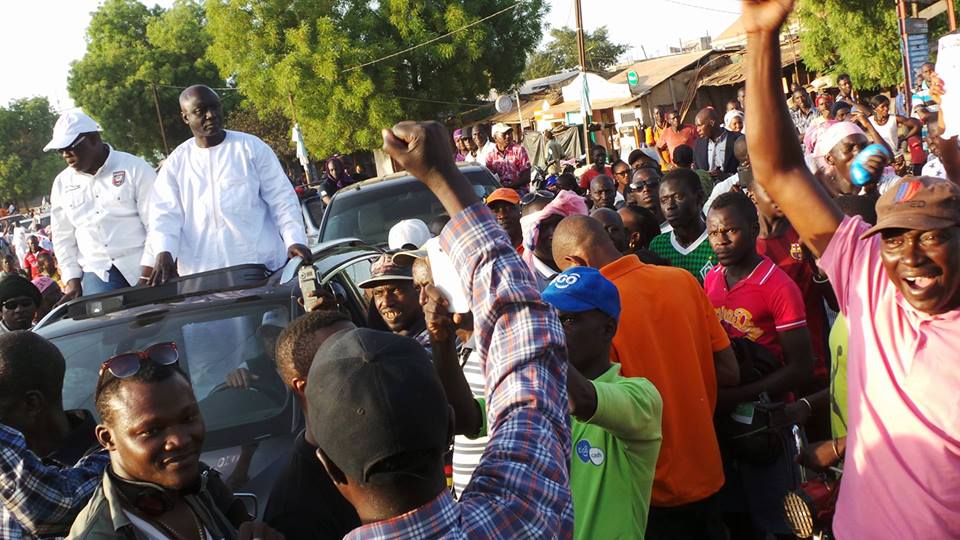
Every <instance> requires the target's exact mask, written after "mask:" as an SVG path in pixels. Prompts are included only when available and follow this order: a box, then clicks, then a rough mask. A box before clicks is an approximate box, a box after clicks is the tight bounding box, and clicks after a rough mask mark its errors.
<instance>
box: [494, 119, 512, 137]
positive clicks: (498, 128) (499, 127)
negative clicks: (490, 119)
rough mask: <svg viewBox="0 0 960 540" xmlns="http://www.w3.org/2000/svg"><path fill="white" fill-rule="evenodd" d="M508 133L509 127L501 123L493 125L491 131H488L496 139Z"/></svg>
mask: <svg viewBox="0 0 960 540" xmlns="http://www.w3.org/2000/svg"><path fill="white" fill-rule="evenodd" d="M508 131H510V126H508V125H506V124H504V123H503V122H500V123H498V124H494V125H493V129H491V130H490V132H491V133H492V134H493V136H494V137H496V136H497V135H500V134H503V133H506V132H508Z"/></svg>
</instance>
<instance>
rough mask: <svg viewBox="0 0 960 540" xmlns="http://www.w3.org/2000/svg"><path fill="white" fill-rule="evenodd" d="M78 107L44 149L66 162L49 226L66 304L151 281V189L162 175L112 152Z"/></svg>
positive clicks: (53, 194) (55, 186) (56, 187)
mask: <svg viewBox="0 0 960 540" xmlns="http://www.w3.org/2000/svg"><path fill="white" fill-rule="evenodd" d="M100 131H101V128H100V126H99V125H97V123H96V122H94V121H93V119H92V118H90V117H89V116H87V115H86V114H84V112H83V111H81V110H79V109H77V110H73V111H69V112H65V113H63V114H62V115H61V116H60V118H59V119H58V120H57V123H56V125H55V126H54V128H53V138H52V139H51V140H50V142H49V143H47V146H46V147H44V150H45V151H49V150H56V151H57V152H58V153H59V154H60V156H61V157H63V160H64V161H65V162H66V163H67V168H66V169H64V170H63V172H61V173H60V174H58V175H57V177H56V178H55V179H54V181H53V188H52V189H51V191H50V230H51V235H52V236H53V248H54V252H55V253H56V254H57V259H58V260H59V262H60V273H61V277H62V278H63V281H64V283H65V285H64V291H63V292H64V297H63V301H64V302H66V301H69V300H72V299H74V298H77V297H78V296H80V295H82V294H88V295H90V294H97V293H102V292H106V291H110V290H114V289H120V288H123V287H131V286H134V285H138V284H141V285H142V284H144V283H146V280H147V279H148V278H149V277H150V274H151V272H152V271H153V270H152V268H151V266H152V265H153V254H152V253H150V252H149V250H146V249H145V248H144V246H145V244H146V242H147V229H148V227H149V220H148V217H147V212H148V208H149V206H148V205H149V200H150V193H151V190H152V189H153V182H154V180H155V179H156V177H157V175H156V173H155V172H154V171H153V167H151V166H150V164H148V163H147V162H146V161H144V160H143V159H141V158H139V157H137V156H133V155H131V154H128V153H126V152H120V151H119V150H115V149H113V148H112V147H111V146H110V145H109V144H107V143H105V142H103V139H101V137H100Z"/></svg>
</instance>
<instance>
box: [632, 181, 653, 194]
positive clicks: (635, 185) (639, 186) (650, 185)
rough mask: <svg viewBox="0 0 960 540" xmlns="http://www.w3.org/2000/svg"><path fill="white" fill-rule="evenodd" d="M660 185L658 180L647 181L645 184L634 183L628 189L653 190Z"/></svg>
mask: <svg viewBox="0 0 960 540" xmlns="http://www.w3.org/2000/svg"><path fill="white" fill-rule="evenodd" d="M659 185H660V180H648V181H646V182H634V183H632V184H630V189H632V190H634V191H643V188H648V189H655V188H656V187H657V186H659Z"/></svg>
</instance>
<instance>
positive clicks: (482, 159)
mask: <svg viewBox="0 0 960 540" xmlns="http://www.w3.org/2000/svg"><path fill="white" fill-rule="evenodd" d="M496 150H497V145H496V144H495V143H494V142H493V141H487V143H486V144H484V145H483V148H480V149H479V150H477V159H476V161H477V163H479V164H481V165H483V166H484V167H486V166H487V156H489V155H490V154H491V153H493V152H495V151H496Z"/></svg>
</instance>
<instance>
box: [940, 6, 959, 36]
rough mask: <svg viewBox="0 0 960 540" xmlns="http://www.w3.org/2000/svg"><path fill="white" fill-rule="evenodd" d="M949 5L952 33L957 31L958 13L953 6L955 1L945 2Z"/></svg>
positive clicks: (948, 18) (948, 14)
mask: <svg viewBox="0 0 960 540" xmlns="http://www.w3.org/2000/svg"><path fill="white" fill-rule="evenodd" d="M943 1H944V2H945V3H946V4H947V20H948V21H949V22H950V31H951V32H955V31H956V30H957V11H956V8H954V6H953V0H943Z"/></svg>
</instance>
